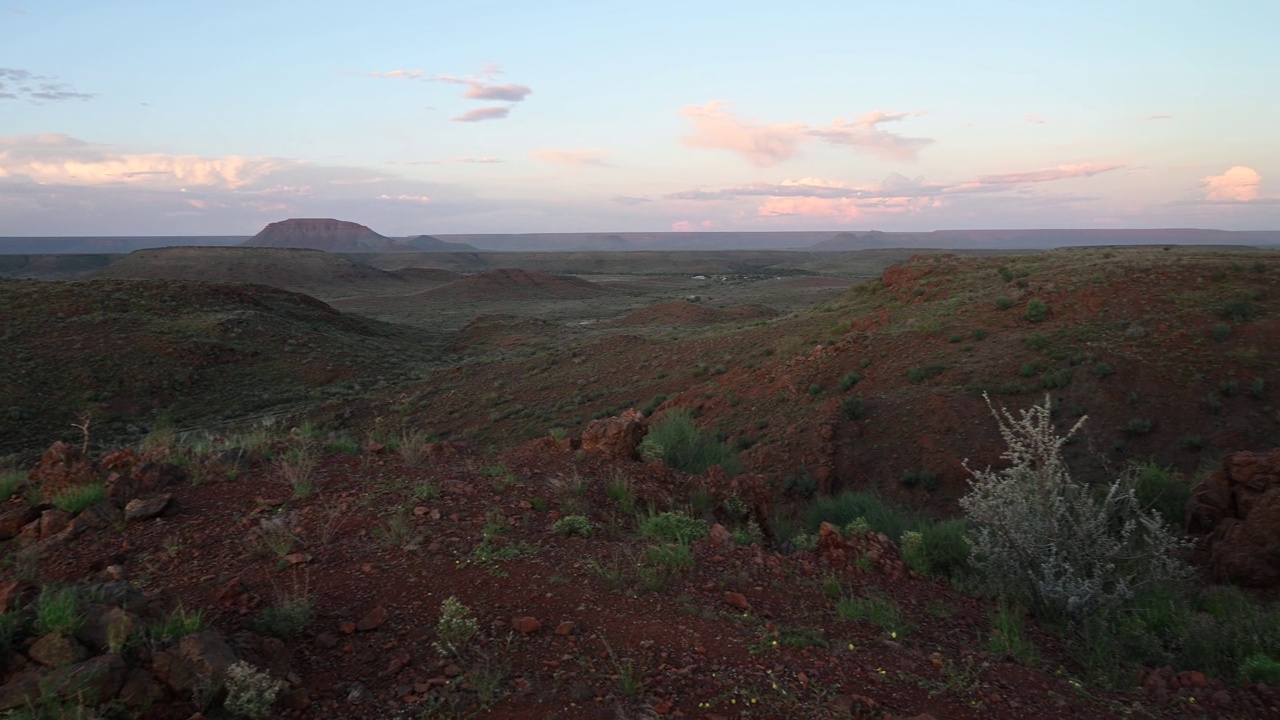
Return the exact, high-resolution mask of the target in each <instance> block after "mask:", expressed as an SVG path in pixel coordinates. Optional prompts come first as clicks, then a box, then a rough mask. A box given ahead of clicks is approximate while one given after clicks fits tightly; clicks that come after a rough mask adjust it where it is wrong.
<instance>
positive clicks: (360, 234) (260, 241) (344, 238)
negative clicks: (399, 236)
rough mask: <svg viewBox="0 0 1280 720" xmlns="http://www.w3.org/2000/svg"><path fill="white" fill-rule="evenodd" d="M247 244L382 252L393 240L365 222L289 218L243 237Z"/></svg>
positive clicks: (392, 245)
mask: <svg viewBox="0 0 1280 720" xmlns="http://www.w3.org/2000/svg"><path fill="white" fill-rule="evenodd" d="M243 244H244V245H245V246H247V247H273V248H309V249H312V250H324V251H325V252H335V253H341V252H385V251H388V250H393V249H395V245H396V243H395V242H394V241H393V240H392V239H391V238H388V237H383V236H382V235H379V234H378V233H376V232H374V231H372V230H370V229H369V228H367V227H365V226H364V225H360V224H358V223H353V222H348V221H346V220H334V219H332V218H292V219H289V220H281V221H279V222H273V223H271V224H270V225H267V226H266V227H265V228H263V229H262V231H261V232H259V233H258V234H257V235H254V236H253V237H251V238H249V239H248V240H245V241H244V243H243Z"/></svg>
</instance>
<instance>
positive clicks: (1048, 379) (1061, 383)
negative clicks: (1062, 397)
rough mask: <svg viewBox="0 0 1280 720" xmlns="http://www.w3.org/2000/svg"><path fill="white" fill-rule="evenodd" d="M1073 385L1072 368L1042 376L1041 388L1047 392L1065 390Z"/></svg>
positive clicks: (1060, 369) (1061, 369)
mask: <svg viewBox="0 0 1280 720" xmlns="http://www.w3.org/2000/svg"><path fill="white" fill-rule="evenodd" d="M1070 384H1071V368H1069V367H1065V368H1059V369H1057V370H1053V371H1051V372H1047V373H1045V374H1044V375H1041V376H1040V387H1041V388H1043V389H1045V390H1052V389H1055V388H1064V387H1066V386H1068V385H1070Z"/></svg>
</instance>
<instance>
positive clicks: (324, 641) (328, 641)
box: [316, 633, 338, 650]
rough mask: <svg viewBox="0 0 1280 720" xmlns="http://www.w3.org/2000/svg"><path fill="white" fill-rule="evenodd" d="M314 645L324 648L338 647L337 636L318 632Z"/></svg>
mask: <svg viewBox="0 0 1280 720" xmlns="http://www.w3.org/2000/svg"><path fill="white" fill-rule="evenodd" d="M316 646H317V647H320V648H324V649H325V650H332V649H334V648H336V647H338V636H336V635H334V634H333V633H320V634H319V635H317V636H316Z"/></svg>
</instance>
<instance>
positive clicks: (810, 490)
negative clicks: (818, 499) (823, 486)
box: [782, 468, 818, 500]
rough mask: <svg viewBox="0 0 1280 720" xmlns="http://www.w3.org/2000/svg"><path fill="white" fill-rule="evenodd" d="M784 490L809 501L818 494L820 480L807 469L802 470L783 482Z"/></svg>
mask: <svg viewBox="0 0 1280 720" xmlns="http://www.w3.org/2000/svg"><path fill="white" fill-rule="evenodd" d="M782 489H783V490H785V491H787V492H789V493H792V494H795V495H799V496H800V497H802V498H805V499H806V500H807V499H809V498H811V497H813V495H814V493H816V492H818V479H817V478H815V477H814V476H813V474H812V473H810V472H809V470H808V469H807V468H800V469H799V470H798V471H796V473H795V474H794V475H788V476H787V478H786V479H785V480H783V481H782Z"/></svg>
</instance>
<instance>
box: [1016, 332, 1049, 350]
mask: <svg viewBox="0 0 1280 720" xmlns="http://www.w3.org/2000/svg"><path fill="white" fill-rule="evenodd" d="M1022 344H1023V345H1025V346H1026V348H1027V349H1028V350H1031V351H1033V352H1040V351H1041V350H1044V349H1045V348H1047V347H1049V345H1051V344H1053V341H1052V340H1050V339H1049V336H1048V335H1045V334H1044V333H1036V334H1034V335H1028V336H1027V337H1026V338H1024V339H1023V341H1022Z"/></svg>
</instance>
